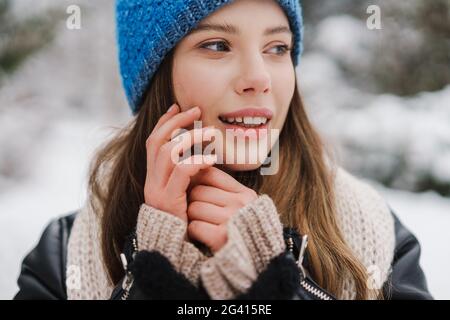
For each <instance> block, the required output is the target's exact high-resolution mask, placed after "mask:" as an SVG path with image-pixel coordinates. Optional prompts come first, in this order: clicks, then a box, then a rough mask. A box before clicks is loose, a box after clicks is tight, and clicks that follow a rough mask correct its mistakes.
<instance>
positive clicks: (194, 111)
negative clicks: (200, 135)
mask: <svg viewBox="0 0 450 320" xmlns="http://www.w3.org/2000/svg"><path fill="white" fill-rule="evenodd" d="M199 110H200V108H199V107H193V108H191V109H189V110H188V111H187V113H189V114H194V113H197V112H198V111H199Z"/></svg>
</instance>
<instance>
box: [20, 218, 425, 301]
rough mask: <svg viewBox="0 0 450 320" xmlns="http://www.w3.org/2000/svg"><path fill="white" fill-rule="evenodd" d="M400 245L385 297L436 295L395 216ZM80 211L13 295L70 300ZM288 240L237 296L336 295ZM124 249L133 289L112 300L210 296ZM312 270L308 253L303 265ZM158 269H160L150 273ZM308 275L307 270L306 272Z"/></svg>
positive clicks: (51, 229) (52, 236) (53, 231)
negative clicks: (70, 264)
mask: <svg viewBox="0 0 450 320" xmlns="http://www.w3.org/2000/svg"><path fill="white" fill-rule="evenodd" d="M392 214H393V215H394V219H395V235H396V246H395V252H394V259H393V261H392V273H391V274H390V276H389V279H388V280H387V281H386V282H385V284H384V286H383V293H384V297H385V299H432V296H431V294H430V293H429V292H428V289H427V284H426V279H425V276H424V273H423V271H422V269H421V267H420V265H419V258H420V244H419V242H418V241H417V239H416V237H415V236H414V235H413V234H412V233H411V232H410V231H409V230H408V229H406V228H405V227H404V226H403V225H402V223H401V222H400V221H399V220H398V218H397V217H396V216H395V214H394V213H392ZM75 216H76V212H74V213H72V214H70V215H67V216H64V217H62V218H59V219H55V220H53V221H52V222H51V223H50V224H49V225H48V226H47V228H46V229H45V231H44V233H43V235H42V237H41V239H40V241H39V243H38V244H37V246H36V247H35V248H34V249H33V250H32V251H31V252H30V253H29V254H28V255H27V256H26V257H25V259H24V260H23V263H22V270H21V273H20V276H19V278H18V286H19V292H18V293H17V294H16V295H15V297H14V299H67V294H66V285H65V268H66V257H67V243H68V238H69V234H70V230H71V227H72V224H73V221H74V219H75ZM284 237H285V239H286V240H288V238H291V239H292V240H293V244H294V246H293V248H294V249H293V250H291V251H289V252H288V251H287V252H286V253H283V254H281V255H280V256H278V257H276V258H274V259H273V260H272V261H271V262H270V263H269V265H268V267H267V268H266V270H265V271H264V272H262V273H261V274H260V275H259V276H258V278H257V279H256V281H255V282H254V284H253V286H252V287H251V288H250V289H249V290H248V292H246V293H245V294H242V295H240V296H237V297H236V299H245V300H247V299H302V300H313V299H333V296H332V295H330V294H328V293H327V292H326V291H325V290H323V289H322V288H320V287H319V286H318V285H317V284H316V283H315V282H314V281H313V280H312V279H311V278H310V277H309V276H306V277H303V273H302V272H299V268H298V267H297V264H296V259H297V258H298V253H299V247H300V245H301V241H302V240H301V238H300V235H298V233H296V232H295V231H293V229H290V228H284ZM124 251H125V253H126V256H127V260H128V261H129V262H131V263H129V269H128V270H129V273H128V275H130V276H131V277H130V279H131V278H132V279H133V282H132V283H131V282H130V284H131V285H130V287H129V288H126V289H128V290H124V288H123V286H122V283H123V281H120V282H119V284H118V285H117V286H116V288H115V290H114V292H113V293H112V295H111V299H121V298H124V297H126V298H128V299H209V297H208V295H207V293H206V291H205V290H204V289H203V288H202V287H201V286H200V288H196V287H194V286H193V285H192V284H190V282H189V281H188V280H187V279H186V278H185V277H184V276H183V275H182V274H180V273H177V272H176V271H175V270H174V269H173V268H172V266H171V265H170V263H169V261H168V260H167V259H166V258H165V257H164V256H162V255H160V254H159V253H158V252H148V251H140V252H137V254H134V255H133V252H132V250H130V245H129V243H128V245H127V244H126V246H125V248H124ZM303 265H304V266H305V269H307V268H308V261H307V255H305V262H304V264H303ZM149 268H153V270H156V272H145V271H147V270H149ZM306 273H307V272H306Z"/></svg>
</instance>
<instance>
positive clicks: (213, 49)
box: [16, 0, 431, 299]
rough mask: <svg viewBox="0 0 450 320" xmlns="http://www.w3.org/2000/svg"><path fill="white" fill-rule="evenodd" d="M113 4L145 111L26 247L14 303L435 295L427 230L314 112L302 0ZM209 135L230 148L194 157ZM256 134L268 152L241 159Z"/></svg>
mask: <svg viewBox="0 0 450 320" xmlns="http://www.w3.org/2000/svg"><path fill="white" fill-rule="evenodd" d="M116 9H117V31H118V39H119V56H120V63H121V73H122V78H123V84H124V87H125V90H126V93H127V97H128V101H129V104H130V107H131V110H132V112H133V115H134V116H135V117H134V118H133V119H132V121H131V122H130V124H129V126H127V127H126V128H124V129H123V130H122V131H121V132H119V134H117V135H116V136H115V137H114V138H113V139H112V140H111V141H109V142H108V143H107V144H106V146H104V148H103V149H102V150H100V151H99V153H98V155H97V156H96V158H95V161H94V162H93V165H92V168H91V169H92V170H91V173H90V180H89V186H90V188H89V191H90V192H89V199H88V201H87V203H86V206H85V207H84V208H82V209H81V210H79V212H76V213H74V214H72V215H69V216H66V217H63V218H60V219H58V220H56V221H54V222H52V223H51V224H50V225H49V226H48V227H47V229H46V230H45V232H44V234H43V236H42V239H41V241H40V242H39V244H38V246H37V247H36V248H35V249H34V250H33V251H32V252H31V253H30V254H29V255H28V256H27V257H26V258H25V260H24V262H23V267H22V273H21V275H20V277H19V280H18V284H19V287H20V291H19V292H18V294H17V295H16V298H21V299H25V298H49V299H54V298H57V299H67V298H68V299H110V298H111V299H185V298H186V299H192V298H198V299H333V298H338V299H377V298H384V299H402V298H413V299H428V298H431V296H430V294H429V293H428V290H427V286H426V281H425V278H424V274H423V272H422V270H421V268H420V266H419V256H420V246H419V243H418V242H417V239H416V238H415V237H414V236H413V235H412V234H411V233H410V232H409V231H408V230H407V229H405V227H404V226H403V225H402V224H401V223H400V222H399V221H398V219H397V218H396V217H395V216H394V214H393V212H391V210H390V208H389V206H388V205H387V204H386V203H385V201H384V200H383V199H382V198H381V197H380V195H379V194H378V193H377V192H376V191H375V190H374V189H372V188H371V187H370V186H369V185H368V184H366V183H364V182H362V181H360V180H358V179H357V178H355V177H354V176H352V175H350V174H349V173H348V172H346V171H344V170H343V169H342V168H339V167H338V166H337V165H335V164H334V162H333V160H332V157H331V156H330V155H329V153H327V152H326V150H325V147H324V145H323V143H322V142H321V139H320V137H319V136H318V134H317V132H316V131H315V130H314V128H313V127H312V126H311V123H310V121H309V120H308V117H307V114H306V113H305V109H304V106H303V104H302V100H301V97H300V94H299V91H298V88H297V81H296V74H295V67H296V66H297V64H298V61H299V57H300V54H301V51H302V28H303V26H302V17H301V8H300V5H299V3H298V1H293V0H290V1H289V0H285V1H283V0H279V1H274V0H236V1H225V0H222V1H207V0H197V1H183V0H178V1H172V0H171V1H152V0H139V1H128V0H119V1H117V8H116ZM195 121H201V126H202V128H203V129H198V128H194V124H195ZM205 127H206V129H204V128H205ZM180 130H182V131H180ZM253 130H254V131H255V132H256V133H257V134H256V136H253V137H252V136H250V135H249V133H250V132H251V131H253ZM266 130H267V131H266ZM229 132H231V133H232V134H233V133H234V134H236V136H239V134H240V135H241V137H242V135H244V136H245V135H246V136H247V138H248V139H247V138H245V139H244V143H241V144H233V143H232V141H234V139H235V138H236V137H235V136H232V137H231V138H230V137H228V136H226V133H229ZM272 132H275V133H276V134H275V135H272ZM174 133H175V134H177V135H176V138H177V139H171V138H173V137H174V136H175V135H174ZM180 133H181V134H180ZM199 133H200V134H199ZM208 133H209V137H210V136H211V133H214V134H218V135H217V136H215V137H218V136H219V135H220V134H221V135H222V136H223V137H225V138H224V139H223V141H222V142H223V143H222V144H218V147H217V148H216V149H215V151H214V153H213V154H212V155H205V154H204V153H202V154H194V155H191V156H189V151H191V150H192V149H195V148H194V145H195V140H194V138H195V137H197V138H199V139H200V145H201V146H205V144H207V140H208V139H207V138H206V137H207V136H208ZM277 133H278V134H277ZM261 141H262V142H263V144H262V145H266V146H268V148H266V152H265V153H264V154H263V155H264V157H263V159H259V158H258V161H256V162H250V161H244V162H239V161H235V160H236V158H238V157H237V156H239V154H243V153H244V154H245V153H248V154H252V153H254V152H257V150H259V149H258V148H257V147H258V145H259V143H260V142H261ZM197 142H199V140H197ZM197 144H198V143H197ZM174 150H175V151H174ZM263 150H264V149H263ZM174 155H176V157H175V159H174ZM184 155H186V157H184ZM177 156H183V157H182V158H178V157H177ZM269 158H270V159H271V160H272V163H274V164H275V169H276V170H272V172H270V174H264V175H263V174H261V172H262V171H261V170H262V169H263V167H264V166H265V164H264V161H265V160H267V159H269ZM219 159H222V160H224V161H219ZM230 159H231V160H234V161H231V160H230ZM190 160H195V161H190ZM306 236H307V237H308V238H307V237H306ZM307 239H309V242H308V246H306V244H307Z"/></svg>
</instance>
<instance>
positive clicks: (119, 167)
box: [89, 50, 373, 299]
mask: <svg viewBox="0 0 450 320" xmlns="http://www.w3.org/2000/svg"><path fill="white" fill-rule="evenodd" d="M172 61H173V50H172V51H171V52H170V53H169V54H168V55H167V56H166V58H165V59H164V61H163V62H162V64H161V66H160V67H159V69H158V71H157V73H156V74H155V75H154V77H153V80H152V83H151V85H150V86H149V89H148V91H147V94H146V97H145V99H144V101H143V103H142V106H141V108H140V111H139V112H138V114H137V115H136V117H134V118H133V119H132V120H131V122H130V123H129V124H128V125H127V126H125V127H124V128H122V129H121V130H119V132H118V133H117V134H116V135H115V136H113V138H112V139H111V140H109V141H108V142H107V143H106V144H105V145H104V146H102V148H101V149H100V151H98V153H97V154H96V156H95V158H94V160H93V162H92V163H91V168H90V177H89V192H90V194H91V197H90V199H91V204H92V207H93V208H94V210H95V212H96V213H97V214H98V215H99V217H100V221H101V249H102V254H103V261H104V264H105V268H106V270H107V271H108V275H109V278H110V280H111V281H112V283H114V284H115V283H117V282H118V281H119V280H120V279H121V277H122V276H123V274H124V271H123V269H122V266H121V263H120V258H119V255H120V252H121V250H122V248H123V245H124V240H125V238H126V236H127V235H128V234H129V233H130V232H131V231H132V230H133V228H134V227H135V225H136V221H137V214H138V211H139V207H140V205H141V204H142V203H143V202H144V194H143V190H144V182H145V177H146V147H145V142H146V140H147V137H148V136H149V135H150V133H151V131H152V130H153V128H154V126H155V125H156V123H157V121H158V119H159V118H160V117H161V116H162V115H163V113H164V112H165V111H166V110H167V108H168V106H170V105H171V104H172V103H174V102H175V100H174V94H173V87H172V77H171V76H172ZM279 139H280V140H279V159H280V161H279V165H280V168H279V170H278V173H277V174H275V175H267V176H261V175H260V174H259V173H258V171H257V170H255V171H250V172H244V173H242V172H241V173H236V174H235V178H236V179H238V180H239V181H240V182H241V183H243V184H245V185H247V186H249V187H252V188H254V190H255V191H257V192H258V193H259V194H267V195H269V196H270V197H271V198H272V199H273V201H274V203H275V205H276V207H277V209H278V212H279V214H280V219H281V221H282V222H283V224H284V225H288V226H293V227H295V228H296V229H297V230H298V232H300V233H301V234H305V233H307V234H308V235H309V237H310V242H309V245H308V255H309V260H310V265H311V270H310V271H311V273H312V275H313V277H314V278H315V280H316V281H317V282H318V284H319V285H321V286H322V287H323V288H325V289H326V290H328V291H329V292H331V293H333V294H335V295H336V296H338V297H339V296H340V295H341V293H342V290H343V285H344V284H343V279H344V278H345V277H350V278H351V279H352V281H353V283H354V285H355V289H356V298H357V299H366V298H368V297H369V296H372V294H373V292H371V291H370V290H368V289H367V286H366V281H367V274H366V272H365V268H364V266H363V265H362V263H361V262H360V261H358V259H357V258H356V257H355V256H354V254H353V253H352V252H351V250H350V248H349V247H348V245H347V244H346V243H345V241H344V238H343V236H342V234H341V231H340V229H339V228H338V224H337V221H336V217H335V201H334V190H333V179H334V172H333V171H332V170H330V168H331V167H329V166H328V165H327V164H326V160H325V156H326V155H327V156H328V157H329V159H332V157H331V153H329V152H328V150H327V148H326V147H325V145H324V143H323V142H322V141H321V138H320V137H319V134H318V133H317V132H316V131H315V129H314V128H313V127H312V125H311V123H310V121H309V119H308V116H307V114H306V112H305V108H304V106H303V102H302V99H301V96H300V93H299V91H298V88H297V84H296V86H295V92H294V96H293V98H292V102H291V104H290V108H289V112H288V116H287V119H286V122H285V124H284V127H283V129H282V131H281V134H280V138H279ZM106 167H107V168H109V170H110V171H108V172H109V174H108V177H107V178H108V179H107V180H102V179H101V176H102V171H103V170H104V169H105V168H106ZM279 190H283V192H279Z"/></svg>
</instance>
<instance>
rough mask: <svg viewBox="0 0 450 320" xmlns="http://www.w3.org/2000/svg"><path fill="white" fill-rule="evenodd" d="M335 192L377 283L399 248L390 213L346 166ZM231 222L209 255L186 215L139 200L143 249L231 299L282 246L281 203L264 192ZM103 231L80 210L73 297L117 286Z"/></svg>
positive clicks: (353, 242)
mask: <svg viewBox="0 0 450 320" xmlns="http://www.w3.org/2000/svg"><path fill="white" fill-rule="evenodd" d="M335 193H336V209H337V212H336V214H337V220H338V224H339V227H340V228H341V231H342V233H343V236H344V239H345V241H346V242H347V244H348V245H349V246H350V248H351V249H352V250H353V252H354V253H355V255H356V257H357V258H358V259H360V261H361V262H362V263H363V264H364V266H365V267H366V268H367V270H368V272H369V274H371V273H372V274H373V276H374V277H373V278H372V279H371V280H372V281H373V282H374V283H371V284H372V285H373V284H375V285H378V286H380V285H381V284H383V283H384V282H385V280H386V279H387V277H388V275H389V272H390V267H391V263H392V259H393V255H394V246H395V234H394V232H395V231H394V221H393V217H392V214H391V213H390V210H389V208H388V206H387V204H386V202H385V201H384V200H383V199H382V197H381V196H380V195H379V194H378V193H377V192H376V191H375V190H374V189H373V188H372V187H371V186H369V185H368V184H367V183H365V182H363V181H361V180H359V179H357V178H356V177H354V176H352V175H351V174H349V173H348V172H347V171H345V170H344V169H342V168H338V169H337V172H336V177H335ZM87 203H89V201H88V202H87ZM227 228H228V241H227V243H226V244H225V245H224V246H223V247H222V248H221V249H220V250H219V251H218V252H216V253H215V254H214V256H212V257H207V256H205V255H204V254H203V253H202V252H201V251H199V250H198V249H197V248H196V247H195V246H194V245H193V244H191V243H190V242H187V241H185V240H184V236H185V233H186V229H187V225H186V223H185V222H183V221H182V220H181V219H179V218H177V217H175V216H173V215H171V214H169V213H166V212H163V211H160V210H157V209H155V208H152V207H150V206H148V205H146V204H142V205H141V207H140V210H139V213H138V221H137V229H136V230H137V238H138V239H137V240H138V245H139V250H157V251H159V252H160V253H162V254H163V255H164V256H166V257H167V258H168V260H169V261H170V262H171V263H172V265H173V266H174V267H175V269H176V270H177V271H179V272H181V273H183V274H184V275H185V276H186V277H187V278H188V279H189V280H190V281H191V282H192V283H193V284H194V285H198V283H199V281H202V283H203V286H204V287H205V289H206V290H207V292H208V294H209V295H210V297H211V298H213V299H230V298H233V297H234V296H236V295H237V294H239V293H243V292H245V291H246V290H247V289H248V288H249V287H250V286H251V284H252V283H253V282H254V281H255V280H256V278H257V276H258V275H259V273H260V272H261V271H263V270H264V268H265V267H266V266H267V265H268V263H269V261H270V260H271V259H272V258H273V257H275V256H277V255H278V254H280V253H282V252H283V251H284V250H285V243H284V239H283V232H282V231H283V226H282V224H281V222H280V219H279V216H278V213H277V209H276V207H275V206H274V204H273V202H272V200H271V199H270V197H268V196H267V195H261V196H259V197H258V198H257V199H256V200H254V201H253V202H251V203H250V204H248V205H247V206H245V207H244V208H241V209H240V210H239V211H238V212H237V213H236V214H234V215H233V216H232V218H231V219H230V220H229V221H228V224H227ZM99 236H100V230H99V221H98V217H97V215H96V214H95V213H94V212H93V210H92V209H91V208H90V206H89V205H86V206H85V207H84V208H83V209H82V210H81V211H80V212H79V214H78V215H77V217H76V219H75V222H74V225H73V227H72V231H71V235H70V238H69V245H68V257H67V270H66V272H67V294H68V298H69V299H108V298H109V297H110V295H111V293H112V290H113V288H114V285H113V284H112V283H110V282H109V281H108V277H107V273H106V270H105V268H104V266H103V263H102V255H101V252H100V238H99ZM342 276H344V275H342ZM354 297H355V289H354V285H353V283H352V281H351V280H350V279H347V278H345V283H344V288H343V291H342V293H341V294H340V295H339V298H342V299H354Z"/></svg>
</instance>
